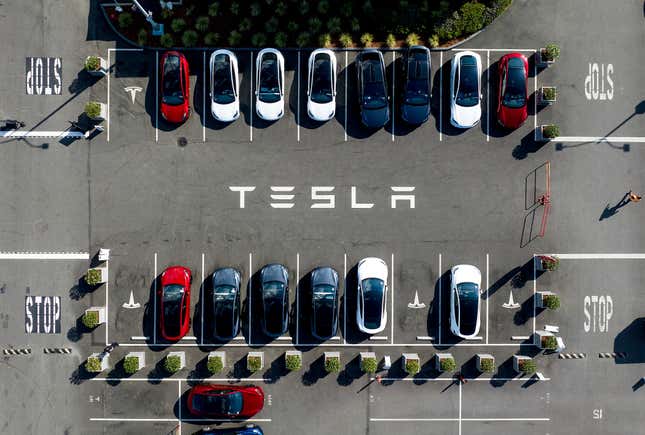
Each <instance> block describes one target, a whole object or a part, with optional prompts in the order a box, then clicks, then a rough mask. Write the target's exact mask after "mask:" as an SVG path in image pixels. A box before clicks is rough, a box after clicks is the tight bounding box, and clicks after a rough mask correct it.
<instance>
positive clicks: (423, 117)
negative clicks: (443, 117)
mask: <svg viewBox="0 0 645 435" xmlns="http://www.w3.org/2000/svg"><path fill="white" fill-rule="evenodd" d="M401 112H402V113H401V116H402V117H403V119H404V120H405V122H408V123H410V124H421V123H423V122H426V121H427V120H428V116H430V105H424V106H412V105H410V104H403V106H402V108H401Z"/></svg>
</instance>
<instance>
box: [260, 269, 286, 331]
mask: <svg viewBox="0 0 645 435" xmlns="http://www.w3.org/2000/svg"><path fill="white" fill-rule="evenodd" d="M260 280H261V286H262V288H261V291H262V311H263V313H262V314H263V316H262V329H263V330H264V333H265V334H266V335H268V336H269V337H274V338H275V337H279V336H280V335H282V334H284V333H286V332H287V328H288V327H289V273H288V272H287V268H286V267H284V266H283V265H281V264H267V265H266V266H264V267H263V268H262V272H260Z"/></svg>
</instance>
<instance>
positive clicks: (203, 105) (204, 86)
mask: <svg viewBox="0 0 645 435" xmlns="http://www.w3.org/2000/svg"><path fill="white" fill-rule="evenodd" d="M207 116H208V113H207V112H206V51H202V142H206V117H207ZM203 281H204V280H203V279H202V282H203Z"/></svg>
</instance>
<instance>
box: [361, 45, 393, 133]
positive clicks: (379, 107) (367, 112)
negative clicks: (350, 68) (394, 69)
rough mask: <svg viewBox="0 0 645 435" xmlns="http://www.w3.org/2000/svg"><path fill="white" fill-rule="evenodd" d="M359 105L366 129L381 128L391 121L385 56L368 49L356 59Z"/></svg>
mask: <svg viewBox="0 0 645 435" xmlns="http://www.w3.org/2000/svg"><path fill="white" fill-rule="evenodd" d="M356 72H357V74H358V104H359V107H360V111H361V121H362V123H363V125H364V126H365V127H368V128H381V127H383V126H384V125H385V123H387V121H388V120H389V119H390V108H389V105H388V95H387V83H386V81H385V61H384V60H383V54H382V53H381V52H380V51H378V50H376V49H374V48H368V49H367V50H363V51H361V52H360V53H359V54H358V56H357V57H356Z"/></svg>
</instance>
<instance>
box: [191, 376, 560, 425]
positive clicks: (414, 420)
mask: <svg viewBox="0 0 645 435" xmlns="http://www.w3.org/2000/svg"><path fill="white" fill-rule="evenodd" d="M383 380H385V379H383ZM184 421H186V420H184ZM370 421H372V422H374V423H379V422H389V423H396V422H424V421H437V422H440V421H448V422H451V421H458V422H459V433H460V434H461V422H462V421H469V422H471V421H473V422H478V421H479V422H511V421H517V422H522V421H551V419H550V418H548V417H535V418H531V417H510V418H457V417H455V418H450V417H447V418H376V417H370Z"/></svg>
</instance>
